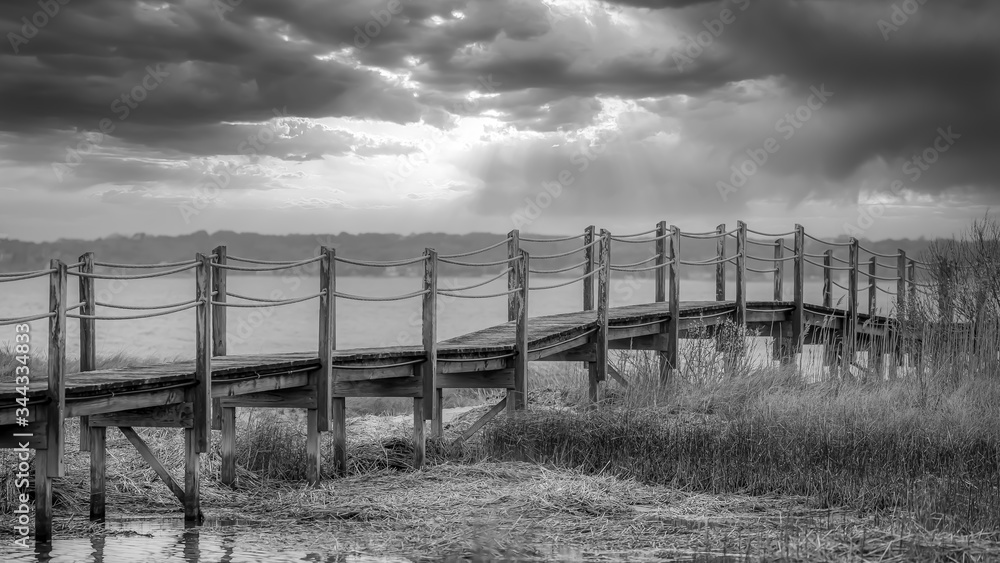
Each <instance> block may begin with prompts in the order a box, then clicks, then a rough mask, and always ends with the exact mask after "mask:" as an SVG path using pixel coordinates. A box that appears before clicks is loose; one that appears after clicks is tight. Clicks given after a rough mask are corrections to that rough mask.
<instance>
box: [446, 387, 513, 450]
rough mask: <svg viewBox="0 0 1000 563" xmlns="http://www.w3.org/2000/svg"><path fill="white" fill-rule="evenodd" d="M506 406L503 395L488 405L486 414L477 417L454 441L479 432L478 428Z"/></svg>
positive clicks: (465, 438) (467, 437) (464, 439)
mask: <svg viewBox="0 0 1000 563" xmlns="http://www.w3.org/2000/svg"><path fill="white" fill-rule="evenodd" d="M506 406H507V397H504V398H502V399H500V401H499V402H497V404H495V405H493V406H492V407H490V410H488V411H486V414H484V415H483V416H481V417H479V420H477V421H475V422H473V423H472V426H470V427H469V428H467V429H466V430H465V432H462V435H461V436H460V437H459V438H458V440H456V441H457V442H464V441H466V440H468V439H469V438H471V437H472V436H473V435H474V434H475V433H476V432H479V429H480V428H482V427H483V426H485V425H486V423H487V422H489V421H491V420H493V419H494V418H496V416H497V415H498V414H500V413H501V412H503V410H504V408H505V407H506Z"/></svg>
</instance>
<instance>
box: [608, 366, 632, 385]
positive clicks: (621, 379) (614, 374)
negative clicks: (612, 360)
mask: <svg viewBox="0 0 1000 563" xmlns="http://www.w3.org/2000/svg"><path fill="white" fill-rule="evenodd" d="M608 375H609V376H611V379H614V380H615V381H617V382H618V384H619V385H621V386H622V387H628V380H627V379H625V376H623V375H622V374H621V372H619V371H618V369H616V368H615V366H613V365H611V364H608Z"/></svg>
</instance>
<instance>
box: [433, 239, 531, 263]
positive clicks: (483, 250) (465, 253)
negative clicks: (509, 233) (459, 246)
mask: <svg viewBox="0 0 1000 563" xmlns="http://www.w3.org/2000/svg"><path fill="white" fill-rule="evenodd" d="M511 240H513V239H512V238H511V237H507V238H505V239H503V240H502V241H500V242H498V243H496V244H494V245H490V246H487V247H486V248H480V249H479V250H471V251H469V252H459V253H457V254H439V255H438V258H439V259H440V258H465V257H466V256H472V255H473V254H479V253H481V252H487V251H490V250H493V249H494V248H496V247H498V246H503V245H505V244H507V243H508V242H510V241H511ZM521 240H527V239H521Z"/></svg>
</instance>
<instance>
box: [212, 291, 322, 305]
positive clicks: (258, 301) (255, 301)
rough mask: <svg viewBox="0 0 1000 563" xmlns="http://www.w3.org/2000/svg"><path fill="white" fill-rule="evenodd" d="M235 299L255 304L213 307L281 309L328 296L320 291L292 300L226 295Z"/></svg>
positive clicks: (223, 303)
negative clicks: (284, 306) (281, 307)
mask: <svg viewBox="0 0 1000 563" xmlns="http://www.w3.org/2000/svg"><path fill="white" fill-rule="evenodd" d="M226 294H227V295H231V296H233V297H238V298H240V299H247V300H249V301H253V303H232V302H229V301H212V305H217V306H219V307H243V308H255V307H280V306H282V305H292V304H294V303H302V302H303V301H309V300H310V299H316V298H317V297H320V296H322V295H326V290H325V289H324V290H323V291H320V292H319V293H313V294H312V295H305V296H303V297H293V298H291V299H261V298H259V297H243V296H241V295H237V294H235V293H229V292H227V293H226Z"/></svg>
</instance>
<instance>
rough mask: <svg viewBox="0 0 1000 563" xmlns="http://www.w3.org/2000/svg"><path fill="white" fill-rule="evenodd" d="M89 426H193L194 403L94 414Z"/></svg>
mask: <svg viewBox="0 0 1000 563" xmlns="http://www.w3.org/2000/svg"><path fill="white" fill-rule="evenodd" d="M90 426H92V427H96V426H124V427H134V426H139V427H160V428H193V427H194V405H193V404H192V403H189V402H188V403H179V404H174V405H165V406H160V407H148V408H144V409H135V410H130V411H119V412H114V413H106V414H95V415H93V416H91V417H90Z"/></svg>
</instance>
